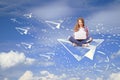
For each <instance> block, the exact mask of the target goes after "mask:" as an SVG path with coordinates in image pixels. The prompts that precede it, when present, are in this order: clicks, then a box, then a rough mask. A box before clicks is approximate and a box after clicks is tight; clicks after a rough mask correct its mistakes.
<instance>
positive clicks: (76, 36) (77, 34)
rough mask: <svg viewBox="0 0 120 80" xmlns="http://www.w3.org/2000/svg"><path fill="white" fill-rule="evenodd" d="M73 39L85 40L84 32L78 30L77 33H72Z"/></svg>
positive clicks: (82, 29)
mask: <svg viewBox="0 0 120 80" xmlns="http://www.w3.org/2000/svg"><path fill="white" fill-rule="evenodd" d="M74 38H75V39H86V38H87V35H86V31H85V29H84V28H80V29H79V31H77V32H74Z"/></svg>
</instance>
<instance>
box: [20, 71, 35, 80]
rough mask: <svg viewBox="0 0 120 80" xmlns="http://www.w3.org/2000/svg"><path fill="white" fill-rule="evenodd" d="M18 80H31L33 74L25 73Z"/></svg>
mask: <svg viewBox="0 0 120 80" xmlns="http://www.w3.org/2000/svg"><path fill="white" fill-rule="evenodd" d="M19 80H33V73H32V72H31V71H26V72H25V73H24V74H23V75H22V76H21V77H20V78H19Z"/></svg>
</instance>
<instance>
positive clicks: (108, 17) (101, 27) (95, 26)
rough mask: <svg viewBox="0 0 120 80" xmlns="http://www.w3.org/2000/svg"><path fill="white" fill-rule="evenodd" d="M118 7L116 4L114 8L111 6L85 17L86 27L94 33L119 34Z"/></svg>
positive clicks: (119, 19)
mask: <svg viewBox="0 0 120 80" xmlns="http://www.w3.org/2000/svg"><path fill="white" fill-rule="evenodd" d="M114 5H115V4H114ZM119 7H120V6H119V5H117V4H116V5H115V6H113V4H111V5H109V7H107V8H105V9H104V10H101V11H99V12H95V13H94V14H92V15H90V16H89V17H87V19H88V22H87V25H88V26H89V27H90V28H91V29H92V30H93V31H95V32H100V33H109V34H117V33H119V30H120V28H119V25H120V23H119V21H120V18H119V17H118V16H119V14H120V9H119ZM93 33H94V32H93Z"/></svg>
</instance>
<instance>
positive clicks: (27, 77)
mask: <svg viewBox="0 0 120 80" xmlns="http://www.w3.org/2000/svg"><path fill="white" fill-rule="evenodd" d="M18 80H81V79H80V78H78V77H70V76H69V74H64V73H63V74H60V75H56V74H53V73H50V72H48V71H46V70H43V71H40V74H39V76H35V75H34V74H33V72H32V71H26V72H25V73H24V74H23V75H22V76H21V77H20V78H19V79H18Z"/></svg>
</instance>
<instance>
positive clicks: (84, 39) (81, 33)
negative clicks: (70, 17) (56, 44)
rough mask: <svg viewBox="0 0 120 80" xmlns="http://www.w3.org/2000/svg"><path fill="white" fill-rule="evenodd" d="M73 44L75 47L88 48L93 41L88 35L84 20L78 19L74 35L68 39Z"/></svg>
mask: <svg viewBox="0 0 120 80" xmlns="http://www.w3.org/2000/svg"><path fill="white" fill-rule="evenodd" d="M68 40H69V41H71V42H72V43H73V46H82V47H87V46H89V43H90V42H91V41H92V37H90V36H89V34H88V29H87V27H85V25H84V19H83V18H78V20H77V23H76V25H75V27H74V35H73V36H70V37H69V38H68Z"/></svg>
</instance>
